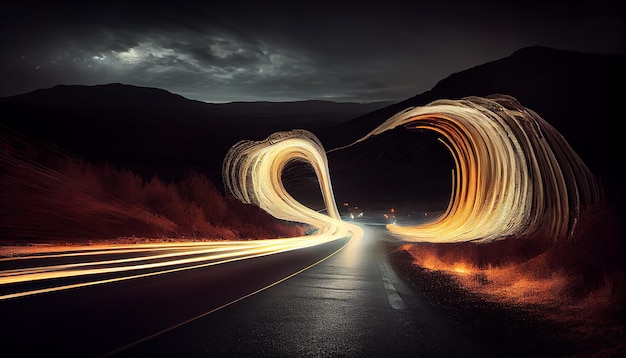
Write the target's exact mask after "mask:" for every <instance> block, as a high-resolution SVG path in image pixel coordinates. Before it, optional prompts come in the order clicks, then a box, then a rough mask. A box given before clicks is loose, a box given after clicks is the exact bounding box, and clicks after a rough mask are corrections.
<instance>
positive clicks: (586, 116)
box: [319, 46, 626, 205]
mask: <svg viewBox="0 0 626 358" xmlns="http://www.w3.org/2000/svg"><path fill="white" fill-rule="evenodd" d="M625 59H626V56H620V55H601V54H588V53H579V52H570V51H561V50H556V49H551V48H546V47H537V46H535V47H528V48H523V49H520V50H518V51H516V52H514V53H513V54H511V55H510V56H508V57H505V58H502V59H499V60H496V61H492V62H488V63H485V64H482V65H479V66H476V67H473V68H470V69H467V70H465V71H462V72H458V73H454V74H452V75H450V76H449V77H447V78H445V79H443V80H441V81H440V82H439V83H438V84H437V85H436V86H435V87H433V88H432V89H431V90H430V91H427V92H424V93H422V94H419V95H416V96H414V97H411V98H409V99H406V100H404V101H401V102H398V103H396V104H393V105H391V106H388V107H385V108H382V109H379V110H376V111H374V112H371V113H368V114H366V115H363V116H360V117H358V118H355V119H353V120H351V121H347V122H344V123H341V124H339V125H338V126H336V127H334V128H330V129H328V130H324V131H321V132H320V133H319V136H320V138H321V140H322V142H323V143H324V145H325V147H326V148H327V149H332V148H337V147H340V146H343V145H346V144H349V143H351V142H353V141H354V140H356V139H358V138H360V137H361V136H363V135H364V134H366V133H368V132H369V131H370V130H372V129H373V128H375V127H376V126H377V125H378V124H380V123H382V122H383V121H385V120H386V119H387V118H389V117H391V116H392V115H394V114H395V113H397V112H399V111H401V110H403V109H405V108H408V107H413V106H422V105H425V104H428V103H430V102H432V101H434V100H438V99H444V98H446V99H459V98H462V97H466V96H486V95H490V94H496V93H501V94H507V95H511V96H513V97H515V98H517V99H518V100H519V101H520V103H521V104H522V105H524V106H525V107H528V108H530V109H532V110H534V111H535V112H537V113H538V114H539V115H540V116H542V117H543V118H544V119H545V120H546V121H548V122H549V123H550V124H551V125H552V126H554V127H555V128H556V129H557V130H559V131H560V133H561V134H562V135H563V136H564V137H565V139H566V140H567V141H568V142H569V143H570V145H572V147H573V148H574V149H575V150H576V152H577V153H578V154H579V155H580V156H581V158H582V159H583V160H584V161H585V163H586V164H587V165H588V166H589V167H590V169H591V170H592V171H593V172H594V174H595V175H596V176H597V177H598V178H600V180H601V182H602V183H603V185H604V186H605V188H606V189H607V192H608V194H609V197H610V198H609V199H611V200H612V201H613V202H614V203H616V204H618V205H623V198H624V192H623V183H624V181H623V180H624V175H623V173H624V160H623V154H622V153H623V152H624V151H623V149H624V145H623V141H624V140H623V138H624V137H623V133H624V131H623V129H622V128H623V127H622V126H621V124H620V123H621V122H622V121H624V114H623V113H624V112H623V110H622V108H621V107H622V103H623V100H624V93H626V88H625V81H624V76H625V69H626V68H625V66H626V61H625ZM384 136H391V137H393V135H392V134H391V133H388V134H385V135H384ZM404 137H406V136H404ZM394 138H395V139H394V141H395V144H394V146H400V147H402V146H403V145H404V144H402V143H401V142H402V140H403V139H402V138H401V136H400V137H399V136H396V137H394ZM390 140H392V139H389V138H388V139H382V138H381V139H377V140H372V141H371V142H370V141H366V142H370V143H367V144H364V145H363V146H359V148H358V149H347V150H344V151H337V152H334V153H331V154H330V155H329V159H330V162H331V166H332V165H334V166H335V167H337V168H341V167H345V166H346V165H348V164H346V163H347V162H349V163H350V164H349V165H350V166H352V167H355V166H359V164H358V163H355V160H356V159H355V155H354V154H350V153H349V152H350V151H355V150H357V151H368V152H376V153H379V154H378V157H379V158H381V159H380V160H379V161H380V162H381V163H386V162H387V161H388V160H389V158H393V157H395V156H397V153H395V152H394V151H393V149H391V150H388V149H386V148H393V147H394V146H390V145H389V143H388V142H389V141H390ZM409 140H410V141H428V140H432V139H428V138H421V139H420V138H416V137H412V138H411V139H409ZM377 143H382V144H383V145H384V146H380V145H378V144H377ZM414 145H415V146H416V147H420V146H422V147H423V146H424V145H425V144H418V143H416V144H414ZM366 147H370V148H366ZM421 153H423V155H429V152H421ZM415 155H419V153H415ZM436 155H438V156H440V157H441V153H439V152H437V154H436ZM442 158H444V157H442ZM381 165H382V164H381ZM384 165H387V164H384ZM450 165H451V163H450V162H447V161H446V160H445V158H444V159H442V160H441V166H442V167H443V168H447V167H449V166H450ZM361 167H368V168H371V169H370V170H371V171H372V172H376V169H373V168H376V167H377V165H376V163H375V162H373V161H372V159H371V158H368V159H366V160H364V161H363V163H362V165H361ZM411 167H412V166H409V165H404V164H398V168H402V169H398V170H397V172H398V173H397V174H396V175H395V176H393V175H391V174H388V175H387V178H388V180H393V181H395V183H396V184H395V185H394V186H395V190H396V191H398V190H400V187H405V188H406V187H409V186H410V185H411V183H412V182H413V181H412V180H411V179H405V180H403V179H402V178H403V177H406V178H411V174H410V173H411V170H407V169H410V168H411ZM430 168H433V170H435V171H442V170H441V168H434V167H433V166H431V167H430ZM428 171H429V167H422V168H421V169H420V174H419V175H425V174H427V173H428ZM387 172H388V173H391V172H390V171H389V170H388V171H387ZM343 175H345V173H342V172H341V170H339V173H338V174H337V176H343ZM415 175H417V174H415ZM431 180H432V181H435V182H439V181H445V180H448V179H446V178H441V177H440V178H432V179H431ZM345 190H348V191H349V190H350V186H349V185H346V189H345ZM338 191H341V190H340V189H338ZM426 192H427V190H425V191H424V193H423V194H426Z"/></svg>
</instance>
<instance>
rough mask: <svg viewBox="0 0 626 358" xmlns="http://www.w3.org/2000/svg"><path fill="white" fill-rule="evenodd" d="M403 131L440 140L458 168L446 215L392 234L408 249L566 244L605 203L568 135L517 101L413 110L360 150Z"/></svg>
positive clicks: (473, 101) (473, 100)
mask: <svg viewBox="0 0 626 358" xmlns="http://www.w3.org/2000/svg"><path fill="white" fill-rule="evenodd" d="M398 126H405V127H406V128H410V129H427V130H433V131H435V132H437V133H438V134H439V135H441V137H442V139H441V141H442V143H443V144H445V145H446V146H447V148H448V149H449V150H450V152H451V154H452V156H453V158H454V162H455V166H456V170H454V171H453V173H452V195H451V198H450V202H449V204H448V208H447V210H446V212H445V213H444V214H443V215H441V216H440V217H439V218H438V219H437V220H434V221H431V222H428V223H425V224H421V225H416V226H410V227H400V226H397V225H388V226H387V227H388V229H389V230H390V231H391V232H393V233H395V234H399V235H401V236H402V237H403V238H404V239H405V240H407V241H428V242H459V241H478V242H487V241H492V240H496V239H502V238H507V237H513V238H514V237H520V236H526V235H533V236H536V237H545V238H551V239H552V240H558V239H563V238H567V237H570V236H571V235H572V233H573V231H574V230H575V228H576V223H577V221H578V218H579V216H580V213H581V210H583V209H584V208H585V207H589V206H591V205H593V204H594V203H595V202H597V200H598V199H599V198H600V189H599V186H598V183H597V182H596V180H595V178H594V176H593V174H592V173H591V171H590V170H589V169H588V168H587V166H586V165H585V164H584V163H583V161H582V160H581V159H580V157H579V156H578V155H577V154H576V152H575V151H574V150H573V149H572V148H571V147H570V145H569V144H568V143H567V141H566V140H565V139H564V138H563V137H562V136H561V134H560V133H559V132H558V131H557V130H556V129H555V128H554V127H552V126H551V125H550V124H548V123H547V122H546V121H545V120H543V119H542V118H541V117H540V116H539V115H538V114H537V113H535V112H533V111H532V110H530V109H528V108H525V107H523V106H522V105H521V104H520V103H519V102H518V101H517V100H516V99H515V98H513V97H510V96H504V95H497V96H492V97H489V98H481V97H466V98H463V99H461V100H438V101H435V102H432V103H430V104H428V105H426V106H423V107H415V108H408V109H406V110H404V111H402V112H400V113H398V114H396V115H395V116H393V117H391V118H389V119H388V120H387V121H385V122H384V123H383V124H381V125H380V126H379V127H377V128H376V129H374V130H373V131H372V132H371V133H369V134H368V135H366V136H365V137H363V138H361V139H359V140H357V141H356V142H355V143H357V142H361V141H364V140H366V139H367V138H369V137H371V136H374V135H377V134H380V133H382V132H384V131H387V130H389V129H392V128H395V127H398ZM353 144H354V143H353ZM415 154H416V155H417V154H419V153H415Z"/></svg>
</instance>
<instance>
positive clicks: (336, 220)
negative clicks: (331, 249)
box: [222, 130, 363, 239]
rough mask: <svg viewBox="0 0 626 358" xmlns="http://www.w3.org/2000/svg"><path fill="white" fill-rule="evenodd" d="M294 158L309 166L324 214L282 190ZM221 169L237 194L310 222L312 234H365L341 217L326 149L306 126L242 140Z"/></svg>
mask: <svg viewBox="0 0 626 358" xmlns="http://www.w3.org/2000/svg"><path fill="white" fill-rule="evenodd" d="M292 161H303V162H305V163H309V164H310V165H311V166H312V167H313V170H314V171H315V174H316V176H317V179H318V182H319V186H320V190H321V192H322V198H323V199H324V203H325V205H326V213H327V214H323V213H321V212H318V211H315V210H313V209H311V208H308V207H306V206H305V205H303V204H301V203H300V202H298V201H297V200H296V199H294V198H293V197H292V196H291V195H290V194H289V193H288V192H287V190H286V189H285V187H284V185H283V182H282V173H283V170H284V169H285V167H286V166H287V165H288V164H289V163H290V162H292ZM222 174H223V178H224V185H225V187H226V189H227V190H228V191H229V192H230V193H231V194H232V195H233V196H235V197H236V198H237V199H239V200H241V201H242V202H245V203H249V204H254V205H257V206H259V207H260V208H261V209H263V210H265V211H267V212H268V213H269V214H271V215H272V216H274V217H276V218H279V219H283V220H288V221H295V222H300V223H305V224H309V225H311V226H314V227H316V228H317V229H318V231H317V233H316V236H320V237H326V238H327V239H333V238H335V239H339V238H343V237H352V238H354V239H357V238H361V237H362V236H363V230H362V229H361V228H359V227H358V226H356V225H352V224H348V223H345V222H343V221H342V220H341V216H340V215H339V210H338V209H337V204H336V203H335V197H334V194H333V189H332V184H331V181H330V174H329V170H328V159H327V158H326V152H325V151H324V148H323V146H322V144H321V143H320V142H319V140H318V139H317V138H316V137H315V135H313V134H312V133H310V132H308V131H305V130H293V131H289V132H279V133H274V134H272V135H271V136H270V137H269V138H267V139H265V140H262V141H248V140H245V141H241V142H239V143H237V144H235V145H234V146H233V147H232V148H231V149H230V150H229V151H228V153H227V154H226V158H225V159H224V165H223V168H222Z"/></svg>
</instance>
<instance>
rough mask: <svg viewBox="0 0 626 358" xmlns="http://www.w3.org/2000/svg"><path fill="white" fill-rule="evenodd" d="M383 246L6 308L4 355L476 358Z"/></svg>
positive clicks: (349, 246) (289, 256)
mask: <svg viewBox="0 0 626 358" xmlns="http://www.w3.org/2000/svg"><path fill="white" fill-rule="evenodd" d="M380 240H381V236H380V235H377V234H374V233H373V232H372V231H369V232H368V233H367V234H366V235H365V237H363V238H362V239H360V240H352V241H349V242H348V240H338V241H335V242H331V243H327V244H324V245H319V246H315V247H313V248H308V249H301V250H295V251H290V252H286V253H281V254H276V255H270V256H265V257H260V258H252V259H246V260H242V261H237V262H231V263H226V264H221V265H217V266H211V267H205V268H201V269H195V270H188V271H181V272H175V273H171V274H165V275H159V276H155V277H147V278H141V279H136V280H128V281H123V282H117V283H112V284H104V285H97V286H92V287H85V288H78V289H71V290H64V291H60V292H52V293H46V294H41V295H33V296H28V297H22V298H17V299H10V300H3V301H0V315H1V317H2V331H1V332H0V334H1V337H2V338H1V339H2V342H1V343H2V347H3V348H2V349H3V354H2V356H4V357H13V356H15V357H24V356H29V357H30V356H44V355H45V356H64V357H72V356H76V357H103V356H109V357H148V356H149V357H212V356H238V357H246V356H249V357H260V356H272V357H304V356H314V357H336V356H343V357H367V356H371V357H378V356H393V357H402V356H412V357H416V356H417V357H429V356H433V357H435V356H459V357H461V356H468V357H469V356H476V355H479V354H478V353H480V352H478V351H477V349H476V348H475V347H474V346H473V345H472V344H471V342H469V341H467V340H466V339H465V338H464V337H463V336H461V335H459V334H458V333H457V332H456V331H455V330H454V329H453V328H452V325H450V324H448V323H447V321H446V319H445V318H444V317H442V316H441V315H439V314H438V313H436V312H435V311H434V310H433V309H431V308H429V307H427V306H425V305H423V304H422V303H421V302H420V301H419V299H418V298H417V297H415V296H414V295H413V294H412V292H411V290H409V289H408V288H406V287H405V286H404V285H403V284H402V282H401V281H400V280H399V279H398V278H397V277H396V275H395V274H394V272H393V270H392V269H391V268H390V267H389V264H388V263H387V262H386V261H385V255H384V252H383V251H382V250H383V246H382V245H380ZM315 263H317V264H315ZM257 291H258V292H257ZM255 292H256V293H255ZM242 298H243V299H242Z"/></svg>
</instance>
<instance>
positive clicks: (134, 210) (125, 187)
mask: <svg viewBox="0 0 626 358" xmlns="http://www.w3.org/2000/svg"><path fill="white" fill-rule="evenodd" d="M0 134H1V135H3V136H4V138H2V141H1V142H0V143H1V144H2V148H1V157H0V169H1V170H0V182H1V183H2V185H3V188H2V192H1V193H0V234H1V235H0V236H1V237H2V240H3V242H4V243H5V244H6V243H7V242H12V243H17V244H19V243H27V242H28V243H37V242H51V241H59V242H63V241H67V242H88V241H89V240H111V239H120V240H126V241H133V240H136V239H139V238H142V239H143V238H146V239H149V240H155V239H168V240H172V239H176V240H221V239H224V240H246V239H260V238H277V237H293V236H300V235H303V233H304V228H303V227H302V226H301V225H297V224H294V223H288V222H284V221H280V220H277V219H275V218H273V217H271V216H270V215H268V214H267V213H265V212H264V211H262V210H261V209H259V208H258V207H256V206H253V205H246V204H242V203H241V202H239V201H237V200H235V199H233V198H230V197H227V196H225V195H224V194H222V193H221V192H220V191H219V190H218V189H217V187H216V186H215V184H214V183H212V182H211V181H210V180H209V179H208V178H207V177H206V176H205V175H203V174H200V173H197V172H187V173H185V174H184V175H182V177H181V178H180V179H179V180H177V181H172V182H165V181H163V180H161V179H160V178H158V177H156V176H155V177H152V178H150V179H147V180H146V179H143V178H141V177H140V176H138V175H137V174H135V173H133V172H132V171H130V170H126V169H121V168H116V167H114V166H113V165H111V164H108V163H103V164H101V165H95V164H92V163H89V162H86V161H84V160H82V159H80V158H76V157H74V156H72V155H69V154H67V153H64V152H63V151H61V150H60V149H58V148H52V147H50V146H46V145H43V144H41V143H34V142H32V141H30V140H27V139H24V138H21V137H19V136H16V135H14V134H10V133H0Z"/></svg>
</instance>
